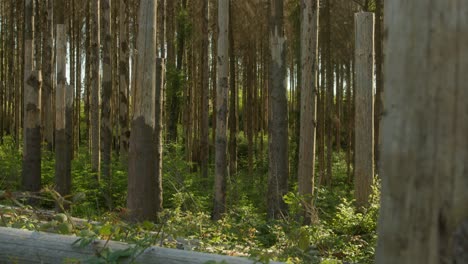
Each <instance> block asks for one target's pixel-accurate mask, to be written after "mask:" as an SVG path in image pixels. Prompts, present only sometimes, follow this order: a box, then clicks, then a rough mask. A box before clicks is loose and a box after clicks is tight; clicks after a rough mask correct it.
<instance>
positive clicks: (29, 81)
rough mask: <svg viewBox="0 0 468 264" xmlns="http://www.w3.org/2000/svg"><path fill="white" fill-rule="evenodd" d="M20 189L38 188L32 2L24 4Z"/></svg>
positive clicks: (38, 108) (38, 118) (38, 119)
mask: <svg viewBox="0 0 468 264" xmlns="http://www.w3.org/2000/svg"><path fill="white" fill-rule="evenodd" d="M24 6H25V9H24V11H25V12H24V85H25V86H24V95H25V96H24V106H23V109H24V111H25V112H24V137H23V140H24V144H23V170H22V173H23V177H22V178H23V182H22V183H23V189H24V190H26V191H39V190H40V189H41V105H40V102H41V101H40V95H41V83H42V76H41V72H40V71H37V70H35V66H34V1H33V0H25V1H24Z"/></svg>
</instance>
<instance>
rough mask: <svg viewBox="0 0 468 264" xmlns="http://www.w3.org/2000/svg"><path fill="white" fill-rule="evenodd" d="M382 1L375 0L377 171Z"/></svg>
mask: <svg viewBox="0 0 468 264" xmlns="http://www.w3.org/2000/svg"><path fill="white" fill-rule="evenodd" d="M382 1H383V0H375V81H376V84H375V88H376V89H375V91H376V92H375V112H374V164H375V168H376V170H377V171H378V169H379V146H380V142H379V135H380V119H381V118H382V113H383V111H382V110H383V106H382V100H383V98H382V94H383V90H384V86H383V71H382V64H383V51H382V49H383V45H382V42H383V41H382V39H383V36H382V20H383V13H382Z"/></svg>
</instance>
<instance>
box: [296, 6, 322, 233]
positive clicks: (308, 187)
mask: <svg viewBox="0 0 468 264" xmlns="http://www.w3.org/2000/svg"><path fill="white" fill-rule="evenodd" d="M318 10H319V1H316V0H309V1H302V2H301V69H298V70H300V71H302V74H301V85H300V87H301V90H302V91H301V95H302V96H301V114H300V117H301V121H300V137H299V164H298V173H297V175H298V190H299V194H300V195H302V196H304V197H303V198H304V201H303V206H304V215H303V216H304V220H305V223H307V224H308V223H311V221H312V220H313V219H314V217H315V214H314V206H313V203H312V198H313V196H314V176H315V138H316V125H317V81H318V80H317V65H318V63H317V61H318V23H319V22H318V21H319V14H318Z"/></svg>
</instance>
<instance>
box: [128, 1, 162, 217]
mask: <svg viewBox="0 0 468 264" xmlns="http://www.w3.org/2000/svg"><path fill="white" fill-rule="evenodd" d="M156 12H157V5H156V2H155V1H153V0H141V2H140V11H139V15H138V37H137V50H138V54H137V56H138V57H137V63H136V69H135V74H136V76H135V84H136V86H135V92H134V94H135V98H134V100H135V104H134V105H133V107H134V111H133V120H132V130H131V131H132V133H131V134H130V152H129V157H128V160H129V161H128V195H127V208H128V210H129V216H130V219H131V220H134V221H135V220H136V221H143V220H155V219H156V217H157V211H158V204H157V197H158V195H159V194H158V193H157V188H156V186H157V184H158V183H157V181H156V177H155V175H156V171H155V169H156V163H155V158H156V157H155V149H154V148H155V145H154V124H155V116H154V114H155V105H154V103H155V99H154V98H155V89H156V87H155V86H156V76H155V75H156V28H157V27H156Z"/></svg>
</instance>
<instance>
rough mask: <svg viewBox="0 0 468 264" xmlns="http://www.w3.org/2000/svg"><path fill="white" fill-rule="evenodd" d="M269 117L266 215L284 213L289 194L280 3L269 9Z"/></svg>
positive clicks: (286, 115)
mask: <svg viewBox="0 0 468 264" xmlns="http://www.w3.org/2000/svg"><path fill="white" fill-rule="evenodd" d="M270 52H271V58H270V59H271V62H270V82H269V90H270V92H269V95H270V109H271V112H270V118H269V122H268V124H269V138H268V139H269V149H268V152H269V175H268V200H267V207H268V209H267V215H268V217H269V218H270V219H273V218H279V217H281V216H282V215H285V214H286V213H287V206H286V204H285V203H284V201H283V196H284V195H285V194H286V193H287V191H288V158H289V156H288V106H287V103H288V101H287V98H286V38H285V37H284V32H283V0H273V1H272V2H271V6H270Z"/></svg>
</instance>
